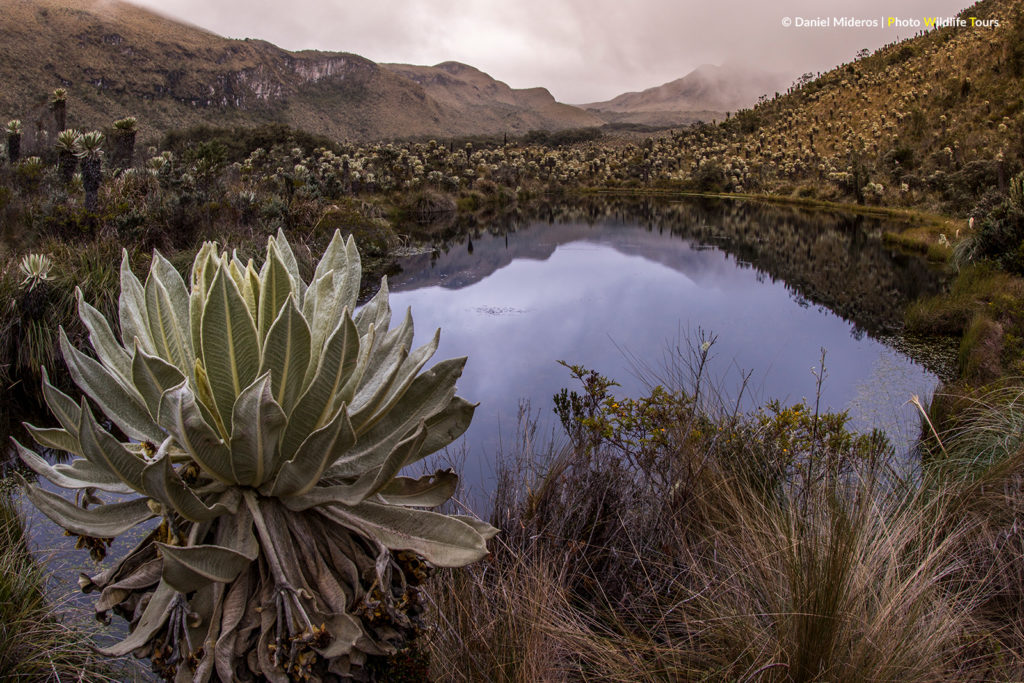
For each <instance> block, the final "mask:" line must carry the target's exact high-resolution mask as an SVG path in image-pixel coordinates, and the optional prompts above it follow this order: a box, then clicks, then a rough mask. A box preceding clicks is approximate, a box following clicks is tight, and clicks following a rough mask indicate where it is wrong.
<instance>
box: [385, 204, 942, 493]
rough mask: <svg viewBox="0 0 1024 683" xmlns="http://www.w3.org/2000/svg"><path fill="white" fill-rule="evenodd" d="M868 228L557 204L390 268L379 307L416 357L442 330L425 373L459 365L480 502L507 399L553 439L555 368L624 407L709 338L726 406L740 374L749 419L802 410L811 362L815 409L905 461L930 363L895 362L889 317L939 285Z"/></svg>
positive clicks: (512, 412)
mask: <svg viewBox="0 0 1024 683" xmlns="http://www.w3.org/2000/svg"><path fill="white" fill-rule="evenodd" d="M595 207H596V208H595ZM881 227H882V226H881V224H880V223H879V222H877V221H875V220H870V219H866V218H862V217H849V216H834V215H829V214H822V213H808V212H803V211H794V210H789V209H778V208H773V207H764V206H758V205H752V204H742V203H735V202H732V203H726V202H701V203H692V202H685V203H659V202H644V203H641V204H635V203H634V204H631V203H628V202H623V203H621V205H619V204H616V203H614V202H613V203H609V202H599V203H594V202H591V203H586V204H581V205H579V206H577V207H575V208H573V207H565V206H562V207H559V208H558V209H557V210H555V209H552V210H551V211H550V212H549V213H548V214H547V215H546V216H544V215H543V212H542V217H540V218H536V217H534V218H523V219H521V220H519V221H515V222H513V223H511V224H506V225H504V226H501V227H500V228H498V227H494V228H492V229H490V230H485V229H478V230H476V231H474V232H473V233H472V234H471V235H469V236H463V237H461V238H459V239H456V240H454V241H451V242H449V243H447V244H445V245H443V246H442V247H440V248H438V249H437V250H436V251H433V252H431V253H425V254H420V255H417V256H413V257H408V258H405V259H402V261H401V266H402V272H401V273H400V274H398V275H396V276H393V277H392V278H391V279H390V281H389V282H390V288H391V291H392V295H391V305H392V308H393V310H394V311H395V314H396V316H397V315H398V314H399V313H401V312H404V310H405V308H406V307H407V306H411V307H412V311H413V318H414V320H415V321H416V324H417V343H423V342H425V341H427V340H428V339H429V337H430V335H431V334H432V333H433V331H434V330H435V329H436V328H437V327H440V328H441V331H442V332H441V346H440V349H439V350H438V353H437V355H436V356H435V358H436V359H441V358H448V357H453V356H462V355H465V356H468V357H469V361H468V364H467V366H466V370H465V373H464V375H463V377H462V379H461V381H460V383H459V394H460V395H462V396H463V397H465V398H467V399H468V400H471V401H479V402H480V406H479V408H478V409H477V412H476V416H475V418H474V421H473V424H472V426H471V427H470V429H469V431H468V432H467V434H466V437H465V439H466V441H465V447H466V449H467V452H466V455H465V463H464V466H463V467H464V478H465V481H466V482H467V484H469V485H470V486H471V488H472V489H474V490H476V491H477V492H481V491H483V492H486V491H487V490H489V489H490V488H491V487H492V485H493V481H492V480H493V474H494V458H495V454H496V453H497V452H498V451H499V445H500V441H501V439H502V438H504V439H505V440H506V443H507V442H508V440H509V439H510V438H511V436H512V435H513V433H514V431H515V427H516V422H517V416H518V414H519V406H520V403H521V401H523V400H526V401H529V403H530V405H531V407H532V408H533V410H534V411H535V413H536V414H538V415H539V416H540V431H541V433H543V434H551V433H552V430H553V428H554V427H555V425H556V424H557V420H556V419H555V417H554V414H553V411H552V401H551V397H552V395H553V394H555V393H556V392H557V391H558V390H559V389H560V388H562V387H567V386H571V382H572V378H571V376H570V374H569V371H568V370H567V369H566V368H564V367H562V366H560V365H559V364H558V363H557V361H559V360H565V361H567V362H569V363H573V364H581V365H584V366H586V367H587V368H589V369H593V370H597V371H599V372H601V373H602V374H604V375H606V376H608V377H611V378H613V379H615V380H616V381H618V382H619V383H620V384H621V385H622V386H621V387H620V388H618V389H617V391H621V392H623V393H625V394H629V395H633V396H636V395H638V394H640V393H641V392H642V391H643V389H644V386H645V384H644V381H643V379H641V377H639V376H638V372H637V369H638V365H647V366H648V369H649V370H653V371H654V374H658V371H659V370H660V369H663V368H664V365H665V363H664V361H665V359H666V358H667V357H670V356H672V355H674V354H675V353H676V351H677V350H678V349H683V350H684V352H685V347H686V345H687V344H688V343H691V342H692V341H693V340H694V339H695V338H696V335H697V334H698V331H699V330H700V331H704V332H706V333H710V334H713V335H715V336H716V337H717V341H716V343H715V344H714V346H713V349H712V362H711V364H710V368H709V372H710V375H711V376H712V377H713V378H714V380H715V382H716V384H717V386H719V387H721V388H722V389H723V391H724V392H725V393H726V394H730V393H731V394H732V395H735V394H736V393H737V392H738V390H739V387H740V384H741V381H742V377H743V372H744V371H752V375H751V379H750V383H749V386H748V389H747V392H746V394H745V395H746V400H745V402H744V405H745V406H746V407H747V408H753V407H755V406H756V405H760V404H762V403H763V402H764V401H766V400H767V399H769V398H777V399H780V400H782V401H783V402H796V401H800V400H801V399H805V398H806V399H807V400H809V401H811V402H812V404H813V401H814V397H815V392H816V381H817V380H816V377H815V372H817V370H816V367H817V366H818V365H820V360H821V350H822V349H824V350H825V351H826V358H825V367H826V375H825V380H824V384H823V387H822V396H821V399H822V407H823V408H827V409H830V410H849V411H850V415H851V424H852V425H853V427H855V428H857V429H862V430H865V429H869V428H871V427H879V428H882V429H884V430H886V431H887V432H888V433H889V435H890V438H892V439H893V441H894V443H895V444H896V445H897V450H900V448H901V447H902V448H903V450H906V447H907V444H908V443H909V442H910V440H911V439H912V437H913V435H914V434H915V433H916V429H917V424H918V423H917V421H916V416H915V414H914V413H913V409H912V408H911V407H910V406H909V405H907V404H906V403H907V400H908V398H909V397H910V395H911V394H914V393H916V394H919V395H921V396H929V395H930V393H931V391H932V389H933V388H934V386H935V385H936V383H937V375H936V372H942V366H941V363H939V362H935V361H933V360H932V357H931V356H930V355H924V356H921V354H914V355H917V356H918V358H917V359H916V360H915V358H912V357H911V356H909V355H907V353H906V352H905V351H901V350H898V348H904V349H906V348H909V346H908V344H906V341H907V340H904V339H902V338H901V337H899V335H898V331H899V328H900V326H901V320H902V310H903V308H904V306H905V305H906V304H907V303H908V302H909V301H912V300H913V299H915V298H917V297H918V296H921V295H923V294H927V293H931V292H933V291H936V290H937V289H938V288H939V287H940V286H941V279H942V278H941V275H940V274H939V273H938V272H935V271H934V270H932V269H930V268H929V267H928V265H927V264H926V263H925V262H924V261H923V260H922V259H917V258H914V257H908V256H906V255H905V254H902V253H900V252H897V251H895V250H892V249H890V248H888V247H886V246H885V245H884V244H883V242H882V240H881ZM925 364H927V365H928V366H930V367H931V369H928V367H926V366H925ZM812 369H814V370H813V371H812ZM648 374H650V373H648ZM662 374H663V373H662ZM573 388H577V387H573ZM554 434H555V438H556V439H557V438H558V431H557V430H554ZM474 498H475V496H474Z"/></svg>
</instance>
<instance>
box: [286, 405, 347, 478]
mask: <svg viewBox="0 0 1024 683" xmlns="http://www.w3.org/2000/svg"><path fill="white" fill-rule="evenodd" d="M355 441H356V435H355V433H354V432H353V431H352V425H351V423H350V422H349V421H348V412H347V411H346V409H345V406H342V407H341V408H340V409H339V410H338V412H337V414H336V415H335V416H334V419H332V420H331V421H330V422H328V423H327V425H325V426H324V427H322V428H320V429H318V430H316V431H315V432H313V433H312V434H310V435H309V436H308V437H307V438H306V439H305V440H304V441H303V442H302V444H301V445H300V446H299V448H298V450H297V451H296V452H295V456H294V457H293V458H291V459H290V460H288V461H287V462H285V463H284V465H282V467H281V471H280V472H279V473H278V474H277V478H276V479H275V480H274V485H273V487H272V488H271V495H273V496H277V497H283V496H294V495H302V494H303V493H305V492H306V491H308V490H310V489H311V488H313V487H314V486H316V484H317V482H318V481H320V478H321V477H322V476H323V473H324V471H325V470H326V469H327V468H328V467H329V466H330V465H331V463H332V462H334V460H335V459H337V457H338V456H339V455H340V454H341V453H344V452H345V451H347V450H348V449H349V448H351V447H352V444H354V443H355Z"/></svg>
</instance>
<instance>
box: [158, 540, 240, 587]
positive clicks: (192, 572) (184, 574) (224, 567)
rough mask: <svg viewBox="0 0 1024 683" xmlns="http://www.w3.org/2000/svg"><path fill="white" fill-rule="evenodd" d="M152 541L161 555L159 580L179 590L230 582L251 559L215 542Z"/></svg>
mask: <svg viewBox="0 0 1024 683" xmlns="http://www.w3.org/2000/svg"><path fill="white" fill-rule="evenodd" d="M156 545H157V547H159V548H160V551H161V552H162V553H163V557H164V570H163V580H164V581H165V582H167V584H168V585H170V586H171V587H172V588H174V589H175V590H177V591H179V592H181V593H190V592H192V591H194V590H196V589H198V588H201V587H203V586H205V585H207V584H209V583H213V582H217V583H230V582H231V581H234V580H235V578H236V577H237V576H238V575H239V574H241V573H242V570H244V569H245V568H246V567H248V566H249V565H250V564H251V563H252V561H253V559H255V558H250V557H246V556H245V555H243V554H241V553H239V552H236V551H234V550H231V549H230V548H223V547H221V546H217V545H193V546H187V547H180V546H173V545H166V544H164V543H157V544H156Z"/></svg>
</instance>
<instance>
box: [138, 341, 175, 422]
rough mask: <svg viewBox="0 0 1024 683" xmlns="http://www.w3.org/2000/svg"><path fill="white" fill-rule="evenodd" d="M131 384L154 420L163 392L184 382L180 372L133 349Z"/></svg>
mask: <svg viewBox="0 0 1024 683" xmlns="http://www.w3.org/2000/svg"><path fill="white" fill-rule="evenodd" d="M131 379H132V384H134V385H135V388H136V389H137V390H138V392H139V394H141V395H142V400H143V401H144V402H145V404H146V408H147V409H148V410H149V414H150V415H151V416H153V417H154V418H155V417H157V416H158V415H159V414H160V399H161V397H163V395H164V392H165V391H167V390H168V389H170V388H171V387H176V386H178V385H179V384H181V383H182V382H184V381H185V375H184V374H182V372H181V370H179V369H178V368H176V367H175V366H173V365H171V364H170V363H168V362H166V361H165V360H163V359H162V358H158V357H157V356H151V355H149V354H148V353H146V352H145V351H143V350H142V349H141V348H140V347H138V346H136V347H135V353H134V355H133V357H132V365H131Z"/></svg>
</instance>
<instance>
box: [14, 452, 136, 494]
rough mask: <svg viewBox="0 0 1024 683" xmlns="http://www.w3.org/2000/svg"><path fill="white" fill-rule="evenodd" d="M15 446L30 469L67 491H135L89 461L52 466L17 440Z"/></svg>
mask: <svg viewBox="0 0 1024 683" xmlns="http://www.w3.org/2000/svg"><path fill="white" fill-rule="evenodd" d="M12 440H13V441H14V445H15V447H16V448H17V449H18V456H19V457H21V460H22V462H24V463H25V464H26V465H27V466H28V467H29V469H31V470H32V471H33V472H35V473H36V474H38V475H39V476H41V477H44V478H46V479H48V480H49V481H50V482H52V483H53V484H55V485H57V486H60V487H61V488H65V489H84V488H95V489H99V490H101V491H109V492H111V493H132V492H133V489H132V488H131V487H130V486H128V485H127V484H125V483H124V482H123V481H121V480H120V479H119V478H118V477H117V476H116V475H114V474H111V473H110V472H108V471H106V470H105V469H101V468H99V467H96V466H95V465H93V464H92V463H90V462H89V461H88V460H83V459H80V458H79V459H76V460H75V461H74V462H73V463H72V464H71V465H60V464H59V465H50V463H48V462H46V460H45V459H43V457H42V456H40V455H39V454H38V453H36V452H35V451H33V450H31V449H28V448H25V447H24V446H22V445H21V444H20V443H18V441H17V440H14V439H12Z"/></svg>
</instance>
